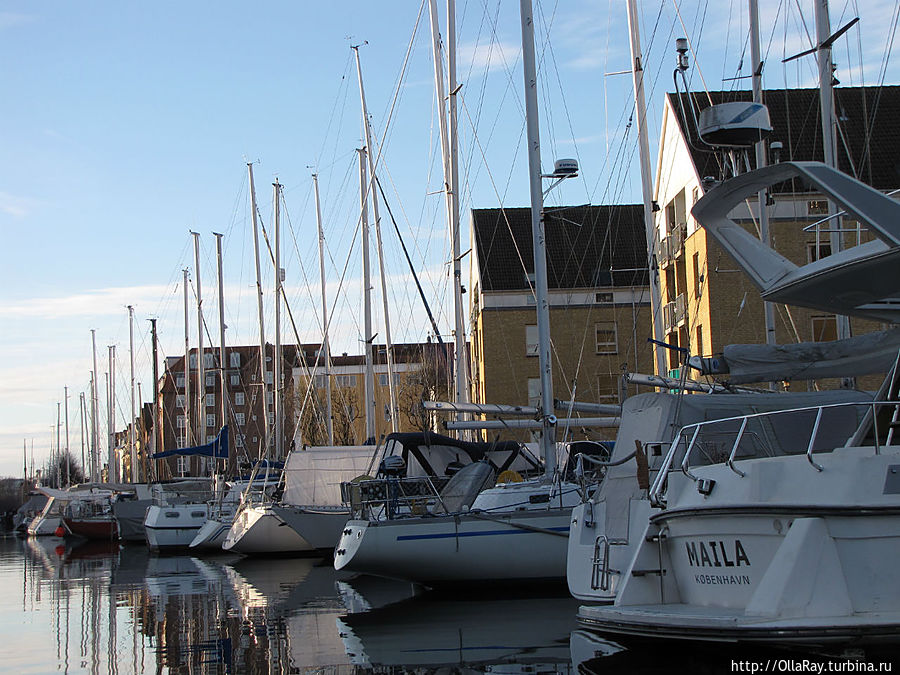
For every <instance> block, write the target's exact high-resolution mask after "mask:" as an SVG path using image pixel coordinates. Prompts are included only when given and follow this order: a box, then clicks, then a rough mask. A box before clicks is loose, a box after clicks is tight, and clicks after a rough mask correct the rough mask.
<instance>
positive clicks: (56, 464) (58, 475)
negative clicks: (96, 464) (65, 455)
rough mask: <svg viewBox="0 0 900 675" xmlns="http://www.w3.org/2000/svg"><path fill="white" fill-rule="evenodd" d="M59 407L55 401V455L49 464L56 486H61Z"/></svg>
mask: <svg viewBox="0 0 900 675" xmlns="http://www.w3.org/2000/svg"><path fill="white" fill-rule="evenodd" d="M59 407H60V402H59V401H57V402H56V455H55V459H53V460H52V461H51V464H50V466H52V467H53V469H54V470H55V473H56V487H62V475H61V472H60V470H59V460H60V458H61V457H62V453H61V452H60V450H59V428H60V426H62V424H61V422H60V418H59ZM51 440H52V439H51ZM50 457H51V458H53V457H54V455H53V452H52V451H51V453H50Z"/></svg>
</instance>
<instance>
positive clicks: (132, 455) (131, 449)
mask: <svg viewBox="0 0 900 675" xmlns="http://www.w3.org/2000/svg"><path fill="white" fill-rule="evenodd" d="M128 360H129V361H130V374H131V419H130V423H129V425H128V453H129V459H130V461H131V476H130V478H131V482H132V483H137V482H138V473H139V472H138V468H137V448H135V445H134V432H135V428H134V427H135V415H134V307H132V306H131V305H128Z"/></svg>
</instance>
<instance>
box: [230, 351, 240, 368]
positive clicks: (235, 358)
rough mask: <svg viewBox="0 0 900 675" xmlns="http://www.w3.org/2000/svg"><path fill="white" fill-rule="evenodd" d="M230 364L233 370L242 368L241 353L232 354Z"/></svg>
mask: <svg viewBox="0 0 900 675" xmlns="http://www.w3.org/2000/svg"><path fill="white" fill-rule="evenodd" d="M228 364H229V365H230V366H231V367H232V368H240V367H241V353H240V352H231V353H230V354H229V355H228Z"/></svg>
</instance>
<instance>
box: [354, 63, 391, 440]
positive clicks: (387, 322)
mask: <svg viewBox="0 0 900 675" xmlns="http://www.w3.org/2000/svg"><path fill="white" fill-rule="evenodd" d="M354 51H355V52H356V74H357V78H358V80H359V98H360V101H361V103H362V117H363V120H362V121H363V133H364V135H365V139H366V147H367V148H368V150H369V152H368V159H369V172H370V173H371V176H370V181H371V182H370V184H369V191H370V192H371V194H372V210H373V212H374V215H375V245H376V248H377V250H378V272H379V276H380V277H381V305H382V311H383V313H384V342H385V352H386V355H387V374H388V396H389V399H390V405H391V431H397V396H396V392H395V391H394V354H393V343H392V342H391V318H390V311H389V309H388V296H387V275H386V274H385V272H384V251H383V249H382V247H381V216H380V215H379V213H378V196H377V195H376V194H375V192H376V191H375V160H374V158H373V157H372V151H373V150H374V145H373V144H372V127H371V126H370V125H369V112H368V109H367V108H366V92H365V89H364V88H363V79H362V65H361V63H360V60H359V47H355V48H354ZM373 435H374V434H373Z"/></svg>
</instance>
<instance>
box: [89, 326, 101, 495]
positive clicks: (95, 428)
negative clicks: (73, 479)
mask: <svg viewBox="0 0 900 675" xmlns="http://www.w3.org/2000/svg"><path fill="white" fill-rule="evenodd" d="M91 352H92V353H93V358H94V369H93V370H92V371H91V473H92V474H93V479H94V480H98V479H99V477H100V466H99V463H98V459H99V457H100V421H99V419H97V403H98V402H99V395H98V392H97V332H96V331H95V330H94V329H93V328H92V329H91Z"/></svg>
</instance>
